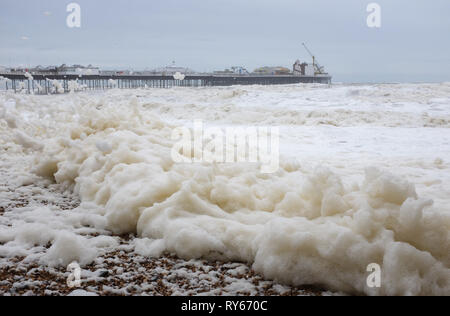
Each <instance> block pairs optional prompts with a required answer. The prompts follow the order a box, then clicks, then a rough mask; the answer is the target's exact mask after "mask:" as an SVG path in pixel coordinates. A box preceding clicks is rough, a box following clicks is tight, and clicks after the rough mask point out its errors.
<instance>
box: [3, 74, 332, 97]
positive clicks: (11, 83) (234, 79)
mask: <svg viewBox="0 0 450 316" xmlns="http://www.w3.org/2000/svg"><path fill="white" fill-rule="evenodd" d="M0 77H3V81H2V89H6V90H13V91H14V92H22V93H30V94H52V93H64V92H70V91H86V90H106V89H115V88H116V89H138V88H172V87H218V86H234V85H280V84H281V85H283V84H286V85H287V84H299V83H321V84H330V83H331V76H325V75H322V76H295V75H211V74H198V75H197V74H196V75H187V76H185V78H184V79H183V80H176V79H175V78H174V76H169V75H117V76H115V75H112V76H105V75H83V76H78V75H43V74H37V75H34V74H33V75H32V79H31V78H30V75H28V77H27V76H26V75H25V74H8V73H6V74H1V73H0ZM5 79H6V80H5Z"/></svg>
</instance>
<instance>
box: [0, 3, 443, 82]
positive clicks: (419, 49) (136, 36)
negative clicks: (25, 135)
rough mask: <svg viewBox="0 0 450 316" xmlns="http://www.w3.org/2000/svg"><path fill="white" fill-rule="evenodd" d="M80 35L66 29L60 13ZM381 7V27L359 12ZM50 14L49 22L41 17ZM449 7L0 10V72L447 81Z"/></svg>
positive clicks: (33, 6)
mask: <svg viewBox="0 0 450 316" xmlns="http://www.w3.org/2000/svg"><path fill="white" fill-rule="evenodd" d="M70 2H77V3H79V4H80V5H81V8H82V27H81V28H80V29H70V28H68V27H67V26H66V17H67V15H68V13H67V12H66V6H67V4H69V3H70ZM370 2H377V3H379V4H380V5H381V7H382V27H381V28H380V29H370V28H368V27H367V25H366V18H367V15H368V13H367V12H366V6H367V5H368V4H369V3H370ZM49 13H51V14H49ZM449 38H450V1H449V0H432V1H430V0H427V1H426V0H378V1H376V0H375V1H373V0H271V1H269V0H252V1H250V0H164V1H163V0H160V1H155V0H109V1H107V0H77V1H66V0H1V4H0V65H38V64H41V65H54V64H62V63H67V64H74V63H78V64H89V63H91V64H94V65H97V66H100V67H103V68H134V69H145V68H156V67H158V66H163V65H168V64H170V63H171V62H172V61H173V60H175V61H176V62H177V65H180V66H187V67H190V68H193V69H195V70H198V71H211V70H217V69H223V68H226V67H229V66H233V65H242V66H245V67H247V68H248V69H249V70H253V69H254V68H256V67H258V66H264V65H272V66H278V65H281V66H288V67H291V65H292V63H293V62H294V61H295V59H297V58H300V59H302V60H307V61H310V58H309V56H308V55H307V53H306V52H305V51H304V50H303V48H302V46H301V43H302V42H303V41H304V42H307V43H308V44H309V46H310V48H311V49H312V50H313V52H314V53H315V54H316V55H317V58H318V60H319V62H320V63H321V64H323V65H324V66H326V69H327V70H328V71H329V72H330V73H331V74H332V75H333V76H334V78H335V79H334V81H351V82H370V81H372V82H373V81H377V82H382V81H390V82H392V81H429V82H431V81H450V40H449Z"/></svg>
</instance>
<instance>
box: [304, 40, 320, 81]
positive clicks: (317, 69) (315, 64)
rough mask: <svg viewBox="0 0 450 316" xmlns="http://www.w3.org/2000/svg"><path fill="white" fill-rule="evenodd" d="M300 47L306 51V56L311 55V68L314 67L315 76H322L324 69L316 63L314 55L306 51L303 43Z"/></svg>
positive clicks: (306, 47)
mask: <svg viewBox="0 0 450 316" xmlns="http://www.w3.org/2000/svg"><path fill="white" fill-rule="evenodd" d="M302 45H303V46H304V47H305V49H306V51H307V52H308V54H310V55H311V57H312V59H313V67H314V71H315V74H316V75H322V74H324V73H325V69H324V68H323V67H322V66H320V65H319V64H318V63H317V62H316V56H314V54H313V53H311V51H310V50H309V49H308V46H306V44H305V43H302Z"/></svg>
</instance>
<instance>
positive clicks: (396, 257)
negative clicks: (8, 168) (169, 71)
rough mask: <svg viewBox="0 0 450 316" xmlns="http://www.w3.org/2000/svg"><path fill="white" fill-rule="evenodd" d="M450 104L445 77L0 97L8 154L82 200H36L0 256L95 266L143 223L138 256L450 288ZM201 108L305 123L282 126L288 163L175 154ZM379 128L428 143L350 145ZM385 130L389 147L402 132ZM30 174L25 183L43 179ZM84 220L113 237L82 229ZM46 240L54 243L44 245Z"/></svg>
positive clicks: (405, 289)
mask: <svg viewBox="0 0 450 316" xmlns="http://www.w3.org/2000/svg"><path fill="white" fill-rule="evenodd" d="M449 105H450V85H448V84H441V85H384V86H362V87H353V86H338V87H334V88H326V87H321V86H280V87H256V86H255V87H245V88H244V87H233V88H201V89H173V90H137V91H136V90H133V91H119V90H112V91H109V92H107V93H98V94H85V93H83V94H71V95H63V96H27V95H13V94H2V95H0V142H1V143H0V151H1V155H2V157H7V156H8V155H11V156H13V155H21V156H24V157H27V159H28V160H26V161H27V162H28V163H27V164H26V165H23V166H20V168H22V169H28V170H32V171H33V174H34V175H35V177H36V179H38V178H39V179H49V180H51V181H55V182H57V183H59V184H61V185H62V186H65V187H66V188H68V189H70V190H73V192H74V193H75V194H76V195H78V196H79V197H80V199H81V202H82V203H81V206H80V207H79V208H77V209H76V210H73V211H71V212H69V213H68V214H67V215H64V216H62V218H61V216H56V215H55V214H54V213H52V212H51V210H46V209H40V210H27V212H25V213H24V214H25V215H26V216H27V217H26V218H23V219H22V220H20V219H17V220H16V221H15V222H14V223H15V224H14V225H13V226H12V227H3V226H2V227H0V242H1V243H2V244H3V245H2V244H0V255H2V256H15V255H18V253H20V255H22V256H23V255H26V256H30V260H33V259H36V258H37V259H38V260H39V261H40V262H41V263H43V264H47V265H53V266H54V265H67V264H68V263H70V262H72V261H73V260H77V261H79V262H80V263H82V264H88V263H90V262H92V260H94V259H95V257H96V256H97V255H98V254H99V252H100V251H101V249H102V248H105V247H115V246H116V241H115V240H114V238H112V237H109V236H103V235H102V234H101V233H102V232H104V231H111V232H113V233H115V234H124V233H134V234H137V235H138V236H139V237H140V238H142V241H140V242H138V245H137V246H136V248H137V251H138V252H139V253H140V254H141V255H147V256H156V257H157V256H160V255H161V254H163V253H164V252H170V253H174V254H176V255H177V256H179V257H181V258H184V259H198V258H206V259H223V260H228V261H241V262H246V263H249V264H252V265H253V268H254V269H255V270H256V271H257V272H260V273H262V274H263V275H264V276H265V277H266V278H269V279H274V280H277V281H280V282H282V283H285V284H290V285H305V284H313V285H321V286H324V287H325V288H327V289H330V290H334V291H342V292H347V293H365V294H369V295H382V294H387V295H418V294H426V295H439V294H441V295H442V294H443V295H450V235H449V233H450V208H449V207H448V200H449V198H450V195H448V193H449V192H448V189H447V188H448V185H449V184H450V183H449V182H450V177H449V176H450V165H449V162H450V151H449V150H445V149H444V150H442V151H440V152H436V151H435V152H433V153H432V154H434V155H436V157H434V156H430V148H428V147H427V145H426V144H427V143H426V142H427V141H429V140H430V139H431V140H432V142H434V141H436V143H438V142H439V141H442V142H443V143H445V142H446V141H449V139H448V137H447V136H442V133H444V131H445V133H447V134H448V128H449V127H450V110H449V107H448V106H449ZM196 118H197V119H203V120H205V122H208V123H209V124H217V125H224V124H234V125H239V126H252V125H279V126H284V127H285V131H290V132H292V131H293V133H289V135H285V136H283V135H282V140H281V142H282V143H283V141H284V142H285V143H287V144H288V145H287V147H289V150H285V151H283V152H282V157H281V166H280V169H279V171H278V172H276V173H274V174H261V172H260V168H259V166H258V165H257V164H244V163H241V164H213V165H212V164H201V163H196V164H177V163H174V162H173V161H172V159H171V149H172V146H173V143H174V142H173V141H172V140H171V134H172V131H173V129H174V128H175V127H177V126H179V125H182V124H184V123H187V122H189V120H190V119H196ZM305 126H307V127H308V129H304V127H305ZM329 128H333V131H335V132H333V133H334V134H336V133H340V132H341V133H344V134H345V135H344V136H342V139H345V141H346V142H348V144H347V145H346V144H343V143H341V144H340V145H337V144H334V145H333V144H330V146H331V148H333V147H332V146H337V147H336V148H339V150H336V152H335V153H334V154H331V155H330V154H328V153H326V152H324V151H322V150H321V149H320V148H321V147H320V146H321V144H322V143H326V142H328V141H330V139H328V138H325V137H324V135H327V133H328V129H329ZM370 128H375V129H377V131H378V132H380V135H381V134H383V133H386V135H389V134H390V133H400V132H399V131H403V130H404V129H409V130H410V131H416V132H417V133H419V134H420V133H422V134H423V135H425V136H423V137H425V138H423V139H418V140H417V142H418V144H420V141H423V142H424V147H422V148H420V146H412V145H411V146H408V145H404V148H398V151H399V152H401V153H402V154H401V155H396V150H397V149H396V148H395V145H393V147H394V149H393V151H392V152H380V153H378V152H379V149H378V148H376V146H378V143H377V142H375V141H374V143H373V146H372V145H370V144H369V145H367V144H366V145H364V144H362V145H361V144H359V145H361V146H362V147H363V149H364V150H363V149H361V147H357V146H356V145H355V147H351V146H353V145H354V144H353V143H352V141H355V140H357V139H359V138H360V137H366V136H367V134H366V133H365V131H366V132H367V130H368V129H370ZM308 133H312V134H314V135H311V137H306V136H307V135H309V134H308ZM427 133H429V134H427ZM320 135H322V138H320ZM395 135H398V134H395ZM409 135H410V134H409ZM426 135H429V136H426ZM314 137H316V138H314ZM386 137H387V138H386V139H385V140H384V141H385V142H386V146H389V144H394V143H393V142H394V141H393V140H392V141H391V139H389V138H388V136H386ZM407 137H408V136H407V135H406V136H405V138H404V139H402V140H401V142H402V143H407V142H408V138H407ZM426 137H429V138H426ZM439 137H447V138H445V139H444V140H438V139H437V138H439ZM311 139H313V140H314V141H311ZM308 141H309V142H310V143H308ZM341 141H342V140H341ZM305 144H306V145H305ZM282 146H283V145H282ZM296 146H297V147H296ZM304 146H306V147H304ZM345 146H347V147H345ZM364 146H366V147H367V148H365V147H364ZM429 146H433V143H431V144H430V145H429ZM368 147H370V148H368ZM308 148H309V149H311V150H309V149H308ZM355 148H359V150H360V152H359V153H358V152H357V151H356V149H355ZM305 149H306V150H307V151H306V152H305V151H302V150H305ZM402 150H404V151H402ZM311 156H315V157H311ZM11 163H13V162H11ZM20 168H19V169H20ZM30 177H31V178H30V179H31V180H30V179H27V178H26V177H25V178H24V179H22V180H21V181H25V182H26V181H38V180H35V178H33V177H34V176H30ZM33 179H34V180H33ZM16 216H17V215H16ZM86 226H87V227H89V229H90V230H91V231H98V232H99V233H100V236H98V237H95V238H87V237H84V236H82V235H81V234H80V231H82V228H83V227H86ZM48 243H51V244H52V246H51V247H50V249H49V250H48V251H44V253H42V254H40V255H36V251H34V252H33V250H32V249H33V247H35V246H39V245H40V246H44V245H46V244H48ZM27 245H28V246H27ZM31 245H32V246H31ZM33 256H34V257H33ZM371 263H376V264H379V265H380V266H381V268H382V283H381V287H380V288H369V287H368V285H367V282H366V280H367V277H368V272H367V267H368V265H369V264H371Z"/></svg>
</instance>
